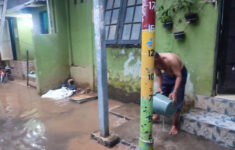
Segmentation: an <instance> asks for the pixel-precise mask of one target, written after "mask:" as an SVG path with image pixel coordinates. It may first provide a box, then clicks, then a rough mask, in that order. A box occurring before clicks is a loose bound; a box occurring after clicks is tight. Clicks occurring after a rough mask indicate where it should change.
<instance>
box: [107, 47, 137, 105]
mask: <svg viewBox="0 0 235 150" xmlns="http://www.w3.org/2000/svg"><path fill="white" fill-rule="evenodd" d="M140 52H141V50H140V48H107V71H108V84H109V97H111V98H114V99H118V100H121V101H124V102H130V101H131V102H137V103H139V98H140V95H139V92H140V67H141V60H140Z"/></svg>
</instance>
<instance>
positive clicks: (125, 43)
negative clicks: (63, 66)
mask: <svg viewBox="0 0 235 150" xmlns="http://www.w3.org/2000/svg"><path fill="white" fill-rule="evenodd" d="M137 6H142V3H141V4H137V0H135V4H134V5H130V6H128V0H126V2H125V3H124V5H123V8H124V11H123V15H122V19H121V26H120V27H119V29H120V32H119V37H118V42H117V44H118V45H128V44H131V45H132V44H134V45H140V44H141V31H142V30H141V29H142V22H136V23H135V22H134V16H135V11H136V7H137ZM129 7H134V12H133V18H132V22H131V23H125V19H126V15H127V14H126V13H127V8H129ZM141 20H142V16H141ZM139 23H140V33H139V38H138V39H139V40H122V35H123V30H124V25H125V24H131V25H132V26H131V31H130V37H131V34H132V29H133V24H139ZM130 37H129V38H130Z"/></svg>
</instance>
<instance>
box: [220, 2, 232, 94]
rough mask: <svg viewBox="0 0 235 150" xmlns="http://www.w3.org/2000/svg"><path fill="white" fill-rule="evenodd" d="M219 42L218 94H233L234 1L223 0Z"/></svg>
mask: <svg viewBox="0 0 235 150" xmlns="http://www.w3.org/2000/svg"><path fill="white" fill-rule="evenodd" d="M222 21H223V25H222V34H221V38H220V39H221V40H220V43H219V45H220V46H219V53H218V54H219V55H218V69H219V70H218V71H219V84H218V93H219V94H235V1H234V0H225V1H224V11H223V18H222Z"/></svg>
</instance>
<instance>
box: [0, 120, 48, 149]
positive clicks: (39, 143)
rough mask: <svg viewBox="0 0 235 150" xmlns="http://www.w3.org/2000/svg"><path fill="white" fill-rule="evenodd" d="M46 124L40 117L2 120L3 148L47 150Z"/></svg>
mask: <svg viewBox="0 0 235 150" xmlns="http://www.w3.org/2000/svg"><path fill="white" fill-rule="evenodd" d="M45 142H46V137H45V126H44V124H43V123H42V122H41V121H40V120H39V119H30V120H28V121H23V120H19V119H10V118H9V119H7V120H6V121H4V120H1V127H0V147H1V150H45V149H46V148H45Z"/></svg>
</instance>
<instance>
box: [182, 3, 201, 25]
mask: <svg viewBox="0 0 235 150" xmlns="http://www.w3.org/2000/svg"><path fill="white" fill-rule="evenodd" d="M194 4H195V0H177V5H178V6H177V7H178V9H184V10H185V11H186V14H185V15H184V18H185V19H186V22H187V23H189V24H192V23H196V22H197V21H198V19H199V17H198V14H197V13H195V12H193V10H192V8H193V6H194Z"/></svg>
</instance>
